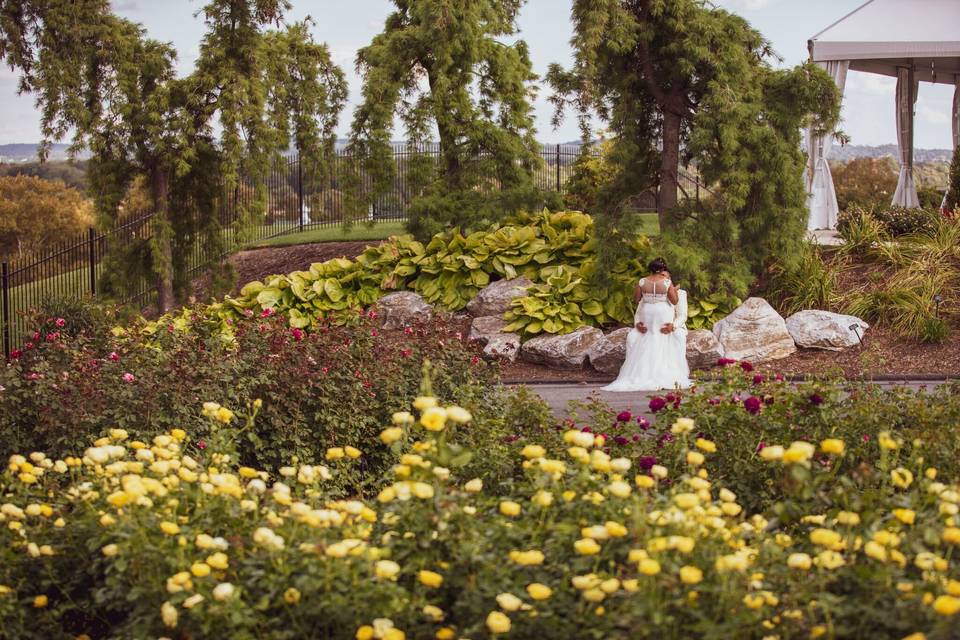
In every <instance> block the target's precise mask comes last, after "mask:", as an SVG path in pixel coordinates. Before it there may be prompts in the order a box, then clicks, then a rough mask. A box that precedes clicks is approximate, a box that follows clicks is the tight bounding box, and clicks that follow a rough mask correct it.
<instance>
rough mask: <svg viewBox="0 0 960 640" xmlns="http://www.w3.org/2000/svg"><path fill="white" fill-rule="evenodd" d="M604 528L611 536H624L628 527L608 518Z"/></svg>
mask: <svg viewBox="0 0 960 640" xmlns="http://www.w3.org/2000/svg"><path fill="white" fill-rule="evenodd" d="M603 528H604V529H605V530H606V532H607V535H609V536H610V537H611V538H622V537H624V536H625V535H627V528H626V527H625V526H623V525H622V524H620V523H619V522H615V521H613V520H608V521H607V522H606V523H604V525H603Z"/></svg>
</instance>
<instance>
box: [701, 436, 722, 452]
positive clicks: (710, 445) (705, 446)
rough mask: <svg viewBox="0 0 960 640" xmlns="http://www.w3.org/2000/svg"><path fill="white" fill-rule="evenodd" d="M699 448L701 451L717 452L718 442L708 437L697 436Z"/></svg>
mask: <svg viewBox="0 0 960 640" xmlns="http://www.w3.org/2000/svg"><path fill="white" fill-rule="evenodd" d="M696 445H697V449H700V450H701V451H706V452H707V453H715V452H716V450H717V443H715V442H714V441H713V440H707V439H706V438H697V442H696Z"/></svg>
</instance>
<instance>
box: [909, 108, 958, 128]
mask: <svg viewBox="0 0 960 640" xmlns="http://www.w3.org/2000/svg"><path fill="white" fill-rule="evenodd" d="M917 119H918V120H923V121H924V122H928V123H930V124H943V125H949V124H950V114H949V113H947V112H946V111H941V110H940V109H935V108H934V107H931V106H929V105H926V104H921V105H919V106H918V107H917Z"/></svg>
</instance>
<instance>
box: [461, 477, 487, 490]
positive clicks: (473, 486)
mask: <svg viewBox="0 0 960 640" xmlns="http://www.w3.org/2000/svg"><path fill="white" fill-rule="evenodd" d="M463 489H464V491H467V492H469V493H479V492H480V491H483V480H481V479H480V478H474V479H473V480H470V481H469V482H467V483H466V484H465V485H463Z"/></svg>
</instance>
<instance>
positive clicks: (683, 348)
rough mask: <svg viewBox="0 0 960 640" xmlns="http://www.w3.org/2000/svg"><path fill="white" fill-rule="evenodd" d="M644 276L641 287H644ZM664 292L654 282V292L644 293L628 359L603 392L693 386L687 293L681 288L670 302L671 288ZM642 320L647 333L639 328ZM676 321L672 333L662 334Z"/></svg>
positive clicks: (631, 331) (640, 283) (628, 343)
mask: <svg viewBox="0 0 960 640" xmlns="http://www.w3.org/2000/svg"><path fill="white" fill-rule="evenodd" d="M645 280H646V279H645V278H643V279H641V280H640V282H639V284H638V286H639V287H641V288H642V287H643V285H644V281H645ZM663 284H664V285H665V288H664V290H663V292H662V293H661V292H659V291H658V286H657V284H656V283H654V286H653V291H652V292H649V293H648V292H647V291H644V292H643V298H642V299H641V301H640V304H639V305H637V311H636V313H635V314H634V317H633V323H634V327H633V328H632V329H631V330H630V333H628V334H627V358H626V360H625V361H624V363H623V366H622V367H620V375H618V376H617V379H616V380H614V381H613V382H611V383H610V384H609V385H607V386H606V387H604V388H603V391H656V390H659V389H686V388H687V387H689V386H690V384H691V383H690V367H689V366H688V365H687V327H686V322H687V292H686V291H684V290H682V289H681V290H679V291H677V294H678V300H677V305H676V306H674V305H672V304H670V301H669V300H668V299H667V289H669V287H670V281H669V280H667V281H665V282H664V283H663ZM638 322H642V323H643V324H644V326H645V327H646V328H647V332H646V333H640V332H639V331H637V328H636V324H637V323H638ZM670 322H672V323H673V326H674V330H673V332H671V333H667V334H664V333H661V332H660V328H661V327H662V326H663V325H664V324H668V323H670Z"/></svg>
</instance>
